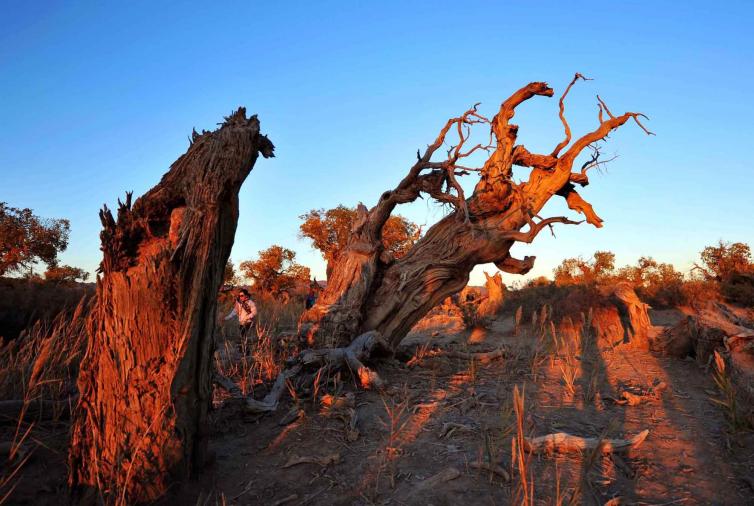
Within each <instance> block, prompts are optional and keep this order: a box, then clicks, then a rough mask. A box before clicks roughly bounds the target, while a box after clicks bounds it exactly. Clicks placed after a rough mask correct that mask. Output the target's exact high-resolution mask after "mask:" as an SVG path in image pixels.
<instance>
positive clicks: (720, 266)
mask: <svg viewBox="0 0 754 506" xmlns="http://www.w3.org/2000/svg"><path fill="white" fill-rule="evenodd" d="M700 256H701V259H702V265H701V266H700V265H696V269H698V270H700V271H701V272H702V274H703V275H704V276H705V277H706V278H708V279H714V280H716V281H722V280H724V279H726V278H728V277H730V276H731V275H732V274H734V273H748V272H752V271H754V264H752V262H751V249H750V248H749V245H748V244H745V243H741V242H734V243H728V242H724V241H719V242H718V244H716V245H715V246H707V247H706V248H704V249H703V250H702V252H701V253H700Z"/></svg>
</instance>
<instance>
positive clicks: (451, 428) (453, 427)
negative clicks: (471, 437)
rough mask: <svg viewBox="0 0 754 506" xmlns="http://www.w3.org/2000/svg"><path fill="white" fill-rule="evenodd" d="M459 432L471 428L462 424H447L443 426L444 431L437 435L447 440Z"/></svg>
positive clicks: (441, 430)
mask: <svg viewBox="0 0 754 506" xmlns="http://www.w3.org/2000/svg"><path fill="white" fill-rule="evenodd" d="M457 430H471V427H469V426H468V425H464V424H462V423H455V422H446V423H444V424H442V429H440V432H439V433H438V434H437V437H438V438H439V439H443V438H447V437H450V436H452V435H453V433H454V432H455V431H457Z"/></svg>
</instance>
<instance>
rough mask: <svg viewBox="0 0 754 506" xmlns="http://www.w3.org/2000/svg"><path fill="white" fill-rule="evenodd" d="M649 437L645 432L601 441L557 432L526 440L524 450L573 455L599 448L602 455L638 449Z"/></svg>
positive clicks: (647, 432) (647, 431) (646, 431)
mask: <svg viewBox="0 0 754 506" xmlns="http://www.w3.org/2000/svg"><path fill="white" fill-rule="evenodd" d="M647 435H649V430H643V431H642V432H640V433H638V434H637V435H636V436H634V437H632V438H631V439H600V438H585V437H579V436H572V435H571V434H566V433H565V432H557V433H555V434H548V435H546V436H540V437H535V438H524V449H525V450H526V451H527V452H529V453H554V452H558V453H573V452H585V451H589V450H596V449H598V448H599V449H600V451H602V453H612V452H615V451H620V450H627V449H630V448H636V447H638V446H639V445H640V444H641V443H643V442H644V440H645V439H646V438H647Z"/></svg>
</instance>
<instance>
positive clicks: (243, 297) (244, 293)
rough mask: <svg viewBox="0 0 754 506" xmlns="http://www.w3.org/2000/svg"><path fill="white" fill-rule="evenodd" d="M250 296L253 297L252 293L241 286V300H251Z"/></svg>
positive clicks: (239, 296)
mask: <svg viewBox="0 0 754 506" xmlns="http://www.w3.org/2000/svg"><path fill="white" fill-rule="evenodd" d="M250 298H251V295H250V294H249V291H248V290H247V289H246V288H241V289H240V290H239V291H238V299H239V300H249V299H250Z"/></svg>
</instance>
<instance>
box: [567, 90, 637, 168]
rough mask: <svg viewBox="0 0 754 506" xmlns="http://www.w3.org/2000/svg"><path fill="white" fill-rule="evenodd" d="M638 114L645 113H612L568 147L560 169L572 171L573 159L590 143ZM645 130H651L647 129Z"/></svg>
mask: <svg viewBox="0 0 754 506" xmlns="http://www.w3.org/2000/svg"><path fill="white" fill-rule="evenodd" d="M602 107H603V108H604V107H605V106H604V104H602ZM605 111H606V112H608V114H610V112H609V111H607V109H605ZM637 116H644V115H643V114H641V113H636V112H627V113H624V114H622V115H621V116H613V115H612V114H610V119H608V120H605V121H603V122H601V123H600V125H599V126H598V127H597V128H596V129H595V130H594V131H592V132H589V133H588V134H585V135H584V136H583V137H581V138H580V139H578V140H577V141H576V142H574V143H573V144H572V145H571V147H570V148H568V151H566V152H565V153H564V154H563V156H561V157H560V159H559V160H558V168H559V169H560V170H568V171H569V172H570V170H571V167H572V165H573V161H574V160H575V159H576V157H577V156H578V155H579V153H581V151H583V150H584V148H586V147H587V146H589V145H590V144H594V143H596V142H597V141H600V140H602V139H604V138H605V137H607V135H608V134H609V133H610V132H611V131H613V130H615V129H616V128H618V127H620V126H621V125H623V124H624V123H626V121H628V120H629V119H631V118H634V119H636V117H637ZM645 131H646V132H649V131H648V130H646V129H645Z"/></svg>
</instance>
